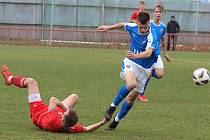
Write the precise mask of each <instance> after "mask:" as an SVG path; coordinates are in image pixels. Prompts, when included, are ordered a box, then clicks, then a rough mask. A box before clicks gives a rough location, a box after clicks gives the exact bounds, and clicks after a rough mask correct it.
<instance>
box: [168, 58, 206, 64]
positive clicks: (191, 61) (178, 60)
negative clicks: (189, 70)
mask: <svg viewBox="0 0 210 140" xmlns="http://www.w3.org/2000/svg"><path fill="white" fill-rule="evenodd" d="M172 61H176V62H183V63H196V64H210V63H208V62H202V61H194V60H182V59H172Z"/></svg>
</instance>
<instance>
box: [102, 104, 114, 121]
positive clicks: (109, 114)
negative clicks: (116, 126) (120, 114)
mask: <svg viewBox="0 0 210 140" xmlns="http://www.w3.org/2000/svg"><path fill="white" fill-rule="evenodd" d="M116 109H117V108H116V107H115V106H110V107H109V108H108V109H107V110H106V112H105V115H104V117H105V118H106V119H107V120H111V118H112V115H113V114H114V112H115V110H116Z"/></svg>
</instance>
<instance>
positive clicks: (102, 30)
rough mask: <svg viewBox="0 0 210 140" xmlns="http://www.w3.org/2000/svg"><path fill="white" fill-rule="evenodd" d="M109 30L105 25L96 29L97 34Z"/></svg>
mask: <svg viewBox="0 0 210 140" xmlns="http://www.w3.org/2000/svg"><path fill="white" fill-rule="evenodd" d="M108 30H109V26H107V25H101V26H99V27H98V29H97V32H106V31H108Z"/></svg>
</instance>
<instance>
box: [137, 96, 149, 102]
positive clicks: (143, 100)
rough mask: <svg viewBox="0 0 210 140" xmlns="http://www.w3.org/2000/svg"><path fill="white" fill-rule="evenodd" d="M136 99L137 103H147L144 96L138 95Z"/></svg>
mask: <svg viewBox="0 0 210 140" xmlns="http://www.w3.org/2000/svg"><path fill="white" fill-rule="evenodd" d="M137 99H138V100H139V101H142V102H148V99H147V97H146V96H144V95H139V96H138V97H137Z"/></svg>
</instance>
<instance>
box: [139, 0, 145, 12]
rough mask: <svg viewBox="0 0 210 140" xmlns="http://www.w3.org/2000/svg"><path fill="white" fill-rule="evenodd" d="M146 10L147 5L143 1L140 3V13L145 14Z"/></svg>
mask: <svg viewBox="0 0 210 140" xmlns="http://www.w3.org/2000/svg"><path fill="white" fill-rule="evenodd" d="M144 9H145V3H144V2H143V1H139V11H140V12H143V11H144Z"/></svg>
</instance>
